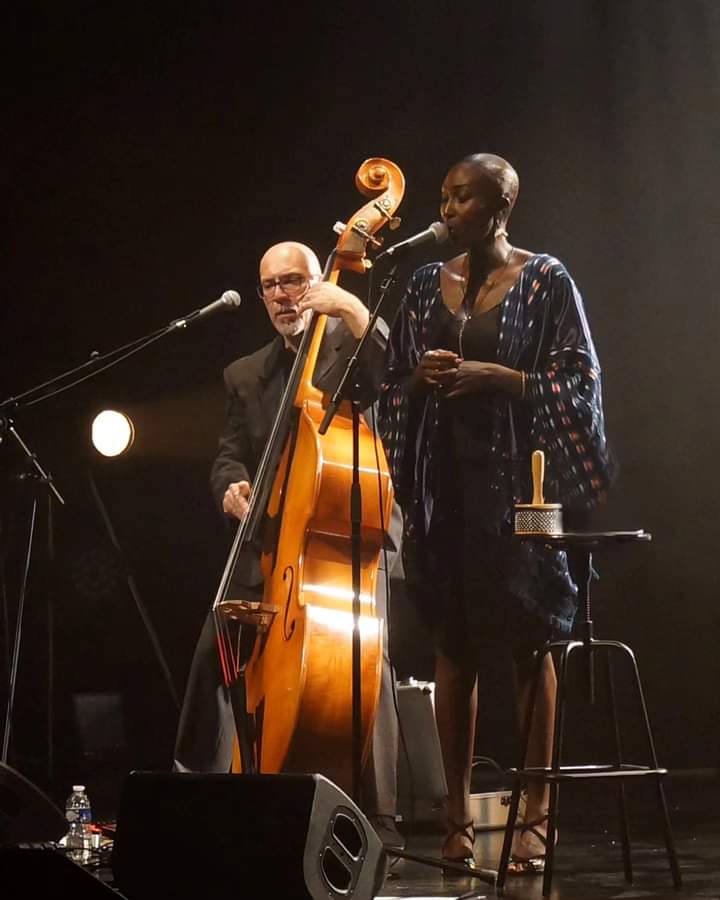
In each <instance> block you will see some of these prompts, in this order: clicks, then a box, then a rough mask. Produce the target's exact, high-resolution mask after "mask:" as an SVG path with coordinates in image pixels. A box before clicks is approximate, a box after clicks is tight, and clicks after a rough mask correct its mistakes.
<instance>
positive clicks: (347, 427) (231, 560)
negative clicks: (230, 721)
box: [213, 158, 405, 792]
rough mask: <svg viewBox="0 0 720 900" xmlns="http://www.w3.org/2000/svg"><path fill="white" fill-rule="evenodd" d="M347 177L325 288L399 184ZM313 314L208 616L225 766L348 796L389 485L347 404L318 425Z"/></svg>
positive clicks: (363, 719)
mask: <svg viewBox="0 0 720 900" xmlns="http://www.w3.org/2000/svg"><path fill="white" fill-rule="evenodd" d="M355 183H356V186H357V187H358V189H359V190H360V191H361V192H362V193H363V194H364V195H365V196H367V197H370V198H371V199H370V200H369V201H368V202H367V203H365V204H364V205H363V206H362V207H361V209H359V210H358V211H357V212H356V213H355V214H354V215H353V216H352V217H351V218H350V219H349V221H348V222H347V224H346V225H343V224H342V223H338V224H337V225H336V231H339V233H340V236H339V239H338V242H337V245H336V247H335V249H334V250H333V252H332V253H331V255H330V257H329V258H328V262H327V264H326V267H325V271H324V273H323V278H324V279H325V280H328V281H332V282H337V280H338V277H339V274H340V272H341V271H342V270H349V271H354V272H364V271H366V270H367V269H368V268H369V267H370V265H371V263H370V262H369V261H368V260H367V258H366V249H367V245H368V244H370V245H371V246H373V247H377V246H379V245H380V244H381V241H380V240H379V239H378V238H376V237H375V233H376V232H377V231H378V230H379V229H380V228H382V227H383V226H384V225H390V226H391V227H394V226H395V225H397V223H398V222H399V219H397V218H396V217H395V211H396V209H397V207H398V205H399V203H400V201H401V200H402V197H403V193H404V188H405V179H404V176H403V174H402V172H401V171H400V169H399V168H398V166H397V165H395V164H394V163H392V162H390V161H388V160H385V159H381V158H373V159H369V160H366V161H365V162H364V163H363V164H362V165H361V166H360V168H359V169H358V172H357V174H356V176H355ZM326 321H327V317H326V316H325V315H320V314H314V315H313V317H312V319H311V321H310V323H309V325H308V326H307V327H306V329H305V332H304V334H303V337H302V340H301V343H300V346H299V348H298V352H297V356H296V359H295V362H294V365H293V368H292V370H291V373H290V375H289V377H288V382H287V386H286V388H285V392H284V394H283V398H282V402H281V405H280V409H279V411H278V414H277V416H276V418H275V421H274V423H273V427H272V430H271V433H270V436H269V438H268V442H267V445H266V447H265V450H264V453H263V456H262V459H261V461H260V464H259V467H258V471H257V473H256V474H255V478H254V481H253V484H252V490H251V493H250V497H249V508H248V512H247V514H246V517H245V519H244V520H243V521H242V522H241V523H240V525H239V527H238V530H237V533H236V535H235V539H234V541H233V545H232V548H231V551H230V555H229V557H228V560H227V563H226V566H225V569H224V572H223V576H222V579H221V582H220V586H219V588H218V591H217V594H216V597H215V602H214V604H213V613H214V619H215V624H216V633H217V638H218V651H219V654H220V661H221V667H222V671H223V678H224V680H225V684H226V686H227V687H228V688H229V690H230V692H231V696H232V698H233V709H234V713H235V721H236V726H237V734H238V738H237V741H236V746H235V752H234V754H233V766H232V770H233V771H234V772H260V773H278V772H320V773H322V774H323V775H325V776H326V777H327V778H329V779H330V780H331V781H333V782H335V783H336V784H337V785H338V786H340V787H341V788H343V789H345V790H346V791H348V792H350V791H351V790H353V789H354V788H356V784H355V782H356V781H357V762H358V759H357V752H355V754H354V751H357V747H358V742H359V745H360V748H361V754H362V760H363V761H364V760H365V759H366V757H367V754H368V751H369V747H370V738H371V732H372V726H373V722H374V718H375V711H376V708H377V703H378V697H379V692H380V683H381V670H382V657H383V653H382V647H383V627H384V623H383V621H382V620H381V619H379V618H378V617H377V615H376V608H375V596H376V589H377V580H378V571H379V565H380V556H381V553H382V551H383V546H384V542H385V533H386V529H387V524H388V522H389V520H390V515H391V507H392V501H393V488H392V482H391V479H390V474H389V471H388V467H387V463H386V460H385V454H384V451H383V447H382V444H381V442H380V440H379V438H378V437H377V435H375V434H373V433H372V432H371V430H370V428H369V427H368V426H367V424H366V423H365V421H364V419H362V418H361V419H360V422H359V426H358V421H357V417H356V419H355V421H353V411H352V407H351V403H350V402H349V401H347V400H344V401H343V402H342V403H341V404H340V406H339V408H338V410H337V412H336V413H335V415H334V416H333V418H332V421H331V423H330V426H329V427H328V428H327V430H325V428H322V429H321V427H320V426H321V424H322V422H323V418H324V416H325V411H326V408H327V406H328V401H329V398H328V395H327V394H323V393H322V392H321V391H320V390H318V389H317V388H316V387H315V386H314V385H313V375H314V373H315V367H316V363H317V359H318V353H319V351H320V345H321V341H322V338H323V334H324V331H325V325H326ZM353 426H354V427H353ZM321 432H324V433H321ZM353 437H354V438H355V445H354V447H353ZM353 452H355V459H354V461H355V463H356V465H355V467H354V472H355V477H356V486H358V487H359V491H360V496H361V498H362V515H361V522H360V527H359V544H360V546H359V548H358V546H357V542H358V529H357V526H356V529H355V533H354V535H353V534H352V533H351V516H350V502H351V489H352V487H353V485H352V483H351V479H352V476H353ZM357 463H359V465H357ZM357 479H359V484H357ZM353 538H354V540H355V547H354V550H355V570H354V571H353ZM247 544H251V545H253V546H255V547H259V550H260V552H261V560H260V562H261V570H262V573H263V578H264V587H263V599H262V601H256V600H253V601H250V600H247V599H244V598H242V597H236V596H233V594H232V591H231V589H230V585H231V578H232V572H233V569H234V566H235V563H236V561H237V558H238V556H239V554H240V551H241V550H242V549H243V547H244V546H245V545H247ZM358 559H359V590H358V568H357V567H358ZM353 574H354V575H355V578H353ZM381 574H382V573H381ZM358 613H359V615H358ZM358 632H359V637H358ZM353 634H354V635H355V641H354V642H353ZM358 645H359V647H360V657H359V661H358V658H357V648H358ZM353 649H355V653H356V656H355V662H354V665H353ZM353 676H355V677H353ZM358 683H359V684H360V685H361V687H362V689H361V691H360V692H359V693H360V697H359V698H358V697H357V696H356V694H357V686H358ZM354 689H355V693H354ZM358 730H359V731H360V735H358Z"/></svg>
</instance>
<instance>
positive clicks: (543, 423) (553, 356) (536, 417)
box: [380, 254, 612, 641]
mask: <svg viewBox="0 0 720 900" xmlns="http://www.w3.org/2000/svg"><path fill="white" fill-rule="evenodd" d="M441 267H442V266H441V263H432V264H430V265H427V266H424V267H422V268H421V269H418V270H417V271H416V272H415V273H414V274H413V276H412V278H411V280H410V283H409V285H408V287H407V291H406V293H405V296H404V298H403V301H402V303H401V306H400V308H399V310H398V314H397V316H396V319H395V322H394V325H393V329H392V334H391V340H390V344H389V346H388V356H387V370H386V381H385V384H384V386H383V394H382V397H381V410H380V427H381V431H382V435H383V440H384V442H385V447H386V451H387V455H388V462H389V465H390V469H391V472H392V475H393V480H394V484H395V489H396V493H397V497H398V499H399V501H400V504H401V506H402V507H403V512H404V517H405V529H406V531H405V540H406V546H407V548H408V551H409V553H410V556H411V557H413V558H414V559H415V560H416V561H417V560H420V564H419V565H420V571H417V572H414V573H411V577H413V578H417V580H418V581H423V580H427V579H430V580H432V578H433V574H434V573H433V571H431V570H426V571H423V567H424V562H423V561H424V560H426V559H428V558H431V557H432V554H433V550H434V549H435V550H437V547H436V546H434V544H433V541H434V538H433V523H434V519H435V518H436V515H435V514H436V498H437V496H438V490H439V488H440V484H441V481H440V479H439V473H438V471H437V469H438V465H437V460H438V458H440V457H441V456H442V453H441V452H440V451H441V449H442V446H441V442H442V441H443V438H444V433H443V430H442V428H441V422H442V416H441V408H440V404H441V403H442V402H443V401H442V400H441V398H440V394H439V392H438V391H431V392H429V393H428V394H427V395H426V397H424V398H422V399H421V400H420V401H419V402H418V400H417V399H415V398H410V397H409V396H408V393H407V391H406V381H407V379H408V377H409V376H410V375H411V373H412V372H413V371H414V369H415V368H416V366H417V365H418V363H419V361H420V358H421V356H422V355H423V353H424V352H426V351H427V350H432V349H438V347H439V346H440V344H439V343H438V342H437V341H438V337H437V334H438V323H439V321H440V320H441V318H442V317H443V316H445V317H447V312H448V311H447V308H446V307H445V304H444V303H443V299H442V295H441V290H440V270H441ZM446 349H447V348H446ZM497 362H498V363H499V364H500V365H504V366H508V367H510V368H513V369H521V370H524V371H525V372H526V373H527V382H526V396H525V399H524V400H517V401H512V402H510V401H507V400H495V401H493V404H492V406H493V413H492V433H491V435H490V446H489V464H488V466H487V467H486V469H485V471H486V473H487V474H486V475H485V476H483V477H484V478H485V479H486V481H487V482H488V483H487V484H486V486H485V490H484V493H483V494H482V498H483V502H482V504H481V506H482V508H481V509H477V510H473V511H472V515H473V519H472V528H473V532H474V534H473V541H474V543H473V545H472V547H471V548H470V549H469V550H468V549H467V548H465V549H464V550H462V549H460V548H458V550H457V552H458V553H464V556H465V559H464V560H463V562H464V563H465V567H466V568H467V570H468V571H470V570H471V569H472V570H474V571H475V572H477V569H478V567H480V568H482V565H483V556H482V552H479V554H477V555H476V552H475V551H476V550H480V549H481V545H482V543H483V538H482V535H483V534H484V535H485V536H486V538H485V540H486V542H490V543H492V542H493V541H494V542H495V543H496V544H497V541H498V540H499V541H500V544H501V545H502V546H503V547H504V549H503V551H502V552H503V553H504V554H505V557H506V559H505V561H504V564H503V566H501V567H500V569H498V568H497V567H496V566H495V565H494V563H492V561H491V563H490V567H491V568H492V569H493V571H495V573H496V574H495V576H494V577H495V581H494V582H493V583H492V585H491V589H487V588H485V589H483V590H481V593H484V594H487V593H488V592H492V591H494V592H495V593H496V594H497V595H499V596H501V598H502V599H501V600H499V601H497V603H496V604H495V606H494V607H493V605H492V603H491V604H489V606H488V607H487V614H485V613H483V612H482V611H480V612H479V613H478V614H477V616H475V615H474V613H473V612H472V609H473V608H474V607H476V605H477V604H476V601H475V600H474V599H473V597H468V598H466V605H467V606H468V607H469V608H470V609H471V613H470V615H469V617H468V618H469V622H468V624H469V626H470V627H471V628H479V629H480V630H486V631H487V632H488V633H492V632H493V625H494V622H493V621H490V620H491V619H499V618H502V617H503V616H504V617H505V618H506V619H507V621H506V622H505V624H504V625H503V627H502V628H501V629H500V631H502V632H503V635H504V639H506V640H511V641H512V640H513V639H514V638H513V636H512V634H510V633H509V632H514V633H516V636H517V639H518V640H525V639H526V636H527V635H534V638H533V639H536V640H540V639H543V638H545V637H552V636H559V635H567V634H569V632H570V630H571V628H572V623H573V620H574V616H575V609H576V605H577V600H576V597H577V590H576V587H575V585H574V584H573V582H572V580H571V578H570V575H569V572H568V569H567V561H566V558H565V554H564V553H563V552H561V551H557V550H553V549H552V548H548V547H545V546H541V545H537V544H531V543H529V542H524V543H520V542H518V541H516V540H513V539H512V538H511V535H512V529H513V515H514V512H513V506H514V504H515V503H527V502H529V500H530V499H531V496H532V488H531V466H530V457H531V453H532V451H533V450H534V449H541V450H543V451H544V453H545V472H546V476H545V499H546V502H561V503H562V504H563V507H564V508H565V509H573V508H575V509H583V508H589V507H592V506H594V505H596V504H598V503H599V502H601V501H602V500H603V499H604V497H605V493H606V490H607V488H608V485H609V482H610V479H611V471H612V465H611V460H610V453H609V449H608V445H607V441H606V437H605V428H604V419H603V409H602V396H601V383H600V366H599V363H598V360H597V356H596V353H595V348H594V346H593V342H592V338H591V335H590V330H589V327H588V323H587V319H586V317H585V311H584V308H583V303H582V299H581V297H580V294H579V292H578V290H577V288H576V286H575V284H574V282H573V281H572V278H571V277H570V275H569V274H568V272H567V270H566V269H565V267H564V266H563V265H562V263H561V262H559V261H558V260H557V259H555V258H554V257H551V256H548V255H546V254H537V255H535V256H533V257H531V258H530V259H529V260H528V261H527V262H526V263H525V265H524V266H523V268H522V271H521V273H520V275H519V277H518V279H517V281H516V282H515V284H514V285H513V287H512V288H511V289H510V290H509V291H508V293H507V294H506V296H505V298H504V300H503V302H502V305H501V308H500V317H499V332H498V344H497ZM476 505H477V504H476ZM466 527H467V526H466ZM436 543H437V542H436ZM446 551H447V547H446V546H443V552H446ZM469 556H471V557H472V558H468V557H469ZM452 565H454V562H453V561H452V560H448V561H447V566H448V567H451V566H452ZM500 570H502V574H501V575H497V572H498V571H500ZM500 582H501V583H500ZM483 584H484V585H486V584H487V582H484V583H483ZM466 592H468V593H476V592H477V591H476V589H475V587H472V586H471V585H466ZM435 602H438V603H442V602H444V601H443V598H442V590H441V591H440V592H439V598H437V599H436V601H435ZM482 603H485V599H483V600H482ZM501 607H502V610H501ZM474 618H476V619H477V621H473V620H474Z"/></svg>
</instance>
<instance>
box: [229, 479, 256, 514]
mask: <svg viewBox="0 0 720 900" xmlns="http://www.w3.org/2000/svg"><path fill="white" fill-rule="evenodd" d="M249 497H250V482H249V481H234V482H233V483H232V484H229V485H228V487H227V490H226V491H225V495H224V496H223V512H225V513H227V515H229V516H233V518H235V519H244V518H245V516H246V515H247V511H248V498H249Z"/></svg>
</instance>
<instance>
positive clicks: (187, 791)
mask: <svg viewBox="0 0 720 900" xmlns="http://www.w3.org/2000/svg"><path fill="white" fill-rule="evenodd" d="M112 870H113V875H114V877H115V882H116V884H117V886H118V888H119V889H120V890H121V891H122V892H123V893H125V894H126V895H127V897H129V898H130V900H166V898H171V897H172V898H173V900H184V898H187V900H197V898H198V897H212V898H213V900H225V898H228V900H229V898H232V900H243V898H248V900H257V898H259V897H283V898H284V900H321V898H322V900H341V898H343V900H372V898H373V897H375V896H376V895H377V892H378V890H379V889H380V886H381V884H382V881H383V878H384V875H385V852H384V850H383V846H382V843H381V841H380V839H379V838H378V836H377V834H376V833H375V831H374V830H373V828H372V826H371V825H370V824H369V822H368V821H367V819H366V818H365V816H364V815H363V813H362V812H361V811H360V810H359V809H358V807H357V806H356V805H355V803H354V802H353V801H352V800H351V799H350V798H349V797H348V796H347V795H346V794H345V793H343V792H342V791H341V790H340V788H338V787H337V786H336V785H335V784H333V783H332V782H331V781H328V779H326V778H324V777H323V776H322V775H315V774H308V775H294V774H292V775H291V774H287V775H229V774H228V775H222V774H218V775H198V774H184V773H183V774H180V773H164V772H163V773H158V772H131V773H130V775H129V776H128V777H127V778H126V780H125V783H124V785H123V789H122V793H121V797H120V806H119V809H118V817H117V830H116V834H115V841H114V845H113V854H112Z"/></svg>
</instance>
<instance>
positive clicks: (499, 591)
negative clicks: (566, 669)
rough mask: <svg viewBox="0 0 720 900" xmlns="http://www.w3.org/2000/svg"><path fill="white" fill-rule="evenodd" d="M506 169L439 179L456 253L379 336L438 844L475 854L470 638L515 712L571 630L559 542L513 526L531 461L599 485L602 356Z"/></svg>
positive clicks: (598, 490) (546, 713)
mask: <svg viewBox="0 0 720 900" xmlns="http://www.w3.org/2000/svg"><path fill="white" fill-rule="evenodd" d="M517 193H518V176H517V173H516V172H515V170H514V169H513V167H512V166H511V165H510V164H509V163H508V162H506V161H505V160H503V159H501V158H499V157H497V156H493V155H491V154H475V155H472V156H468V157H466V158H464V159H463V160H461V161H460V162H459V163H457V164H456V165H455V166H453V167H452V169H450V171H449V173H448V174H447V177H446V178H445V181H444V182H443V185H442V198H441V206H440V210H441V215H442V219H443V221H444V222H445V223H446V225H447V227H448V230H449V235H450V239H451V241H452V242H453V243H454V244H455V245H456V246H457V248H458V249H459V250H460V251H461V252H460V254H459V255H457V256H455V257H454V258H453V259H451V260H449V261H448V262H446V263H444V264H441V263H432V264H430V265H427V266H423V267H422V268H420V269H418V270H417V271H416V272H415V273H414V274H413V275H412V277H411V279H410V282H409V285H408V287H407V290H406V293H405V296H404V298H403V301H402V303H401V305H400V308H399V310H398V314H397V317H396V320H395V322H394V326H393V330H392V335H391V342H390V345H389V347H388V358H387V372H386V384H385V392H384V395H383V401H382V423H383V437H384V440H385V444H386V448H387V451H388V457H389V460H390V465H391V468H392V471H393V477H394V479H395V485H396V491H397V496H398V498H399V500H400V502H401V504H402V506H403V513H404V519H405V541H406V543H405V547H406V571H407V573H408V578H409V579H410V580H411V581H412V582H413V583H414V584H415V585H418V586H420V587H419V591H420V594H421V596H420V597H419V600H420V604H421V613H422V614H423V616H424V618H425V619H426V620H427V622H428V625H429V627H430V630H431V634H432V637H433V641H434V646H435V656H436V672H435V680H436V695H435V696H436V715H437V722H438V730H439V734H440V742H441V746H442V752H443V759H444V766H445V771H446V777H447V785H448V819H449V822H448V833H447V837H446V839H445V842H444V845H443V849H442V854H443V857H444V858H446V859H448V860H453V861H464V862H467V863H468V864H472V861H473V844H474V838H475V833H474V828H473V822H472V817H471V815H470V808H469V793H470V774H471V764H472V756H473V749H474V741H475V719H476V714H477V667H478V665H477V664H478V660H479V658H480V654H481V652H482V647H483V645H485V644H487V643H498V642H500V643H502V644H504V645H506V646H507V647H508V648H509V649H510V650H511V652H512V656H513V660H514V670H515V673H516V688H517V698H518V711H519V715H520V718H521V721H522V715H523V713H524V712H525V711H526V708H527V702H528V693H529V687H530V680H531V675H532V672H533V667H532V653H533V651H534V650H535V649H536V648H537V647H539V646H540V645H541V644H542V643H543V642H544V641H545V640H547V639H548V638H556V637H560V636H567V635H568V634H569V632H570V629H571V627H572V624H573V619H574V616H575V610H576V605H577V589H576V586H575V585H574V583H573V581H572V579H571V577H570V573H569V571H568V566H567V560H566V558H565V555H564V553H563V552H561V551H557V550H553V549H549V548H546V547H540V546H537V545H531V544H529V543H520V542H517V541H515V540H514V539H513V538H512V521H513V504H514V503H515V502H526V501H527V499H528V496H529V491H530V484H529V480H530V478H529V476H530V468H531V467H530V457H531V453H532V450H534V449H542V450H544V452H545V457H546V471H547V479H546V483H545V489H546V494H547V496H548V498H549V499H550V500H553V501H555V500H558V501H561V502H562V503H563V505H564V508H565V509H566V510H569V509H572V508H575V509H582V508H589V507H592V506H594V505H596V504H598V503H599V502H601V501H602V500H603V498H604V496H605V492H606V490H607V487H608V485H609V482H610V476H611V468H612V467H611V464H610V458H609V451H608V446H607V442H606V438H605V428H604V417H603V408H602V398H601V385H600V366H599V363H598V359H597V356H596V353H595V348H594V346H593V341H592V338H591V335H590V330H589V327H588V323H587V319H586V316H585V311H584V308H583V302H582V299H581V297H580V294H579V292H578V290H577V288H576V286H575V284H574V282H573V280H572V278H571V277H570V275H569V274H568V272H567V270H566V268H565V267H564V266H563V264H562V263H561V262H559V260H557V259H555V258H554V257H552V256H548V255H546V254H544V253H533V252H530V251H528V250H522V249H520V248H519V247H515V246H513V245H512V244H511V242H510V240H509V237H508V232H507V224H508V219H509V217H510V213H511V211H512V209H513V206H514V204H515V200H516V197H517ZM554 689H555V672H554V670H553V667H552V661H551V660H550V658H549V657H547V658H546V665H545V668H544V670H543V672H542V674H541V690H540V692H539V696H538V702H537V705H536V714H535V716H534V727H533V730H532V733H531V735H530V743H529V747H528V758H527V760H526V765H528V766H538V765H541V766H542V765H549V761H550V753H551V739H552V721H553V713H554ZM548 799H549V798H548V792H547V788H546V787H543V786H542V785H538V784H535V785H532V784H531V785H530V786H529V789H528V794H527V803H526V809H525V817H524V827H523V829H522V830H519V831H517V832H516V837H515V840H514V843H513V848H512V863H511V871H513V872H515V873H520V872H524V871H541V870H542V867H543V865H544V855H545V835H546V833H547V821H546V820H547V804H548Z"/></svg>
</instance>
